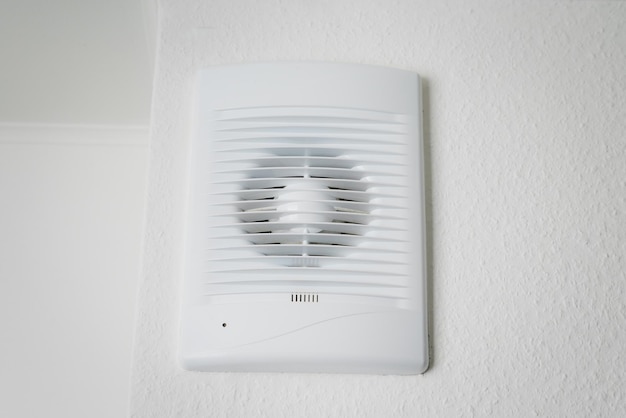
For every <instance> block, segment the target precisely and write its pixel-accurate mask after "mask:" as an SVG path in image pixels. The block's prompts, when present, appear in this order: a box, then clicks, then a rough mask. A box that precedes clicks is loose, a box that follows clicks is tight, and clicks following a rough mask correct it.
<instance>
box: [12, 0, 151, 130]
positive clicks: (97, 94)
mask: <svg viewBox="0 0 626 418" xmlns="http://www.w3.org/2000/svg"><path fill="white" fill-rule="evenodd" d="M154 4H155V2H154V0H152V1H151V0H107V1H100V0H98V1H96V0H57V1H54V2H51V1H48V0H2V1H0V122H25V123H30V122H35V123H64V124H66V123H67V124H105V125H129V124H130V125H146V124H147V123H148V121H149V115H150V97H151V89H152V67H153V60H154V53H153V50H152V48H153V46H154V39H152V37H153V35H154V33H153V31H154V27H155V22H154V21H153V18H154V17H155V16H156V13H155V11H156V9H155V8H153V6H154ZM146 21H147V23H148V24H147V25H146ZM146 27H148V30H146Z"/></svg>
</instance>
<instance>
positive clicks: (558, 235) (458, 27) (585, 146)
mask: <svg viewBox="0 0 626 418" xmlns="http://www.w3.org/2000/svg"><path fill="white" fill-rule="evenodd" d="M161 6H162V9H161V12H162V14H161V27H160V41H159V42H160V51H159V54H158V58H157V80H156V89H155V91H154V94H155V106H154V108H153V110H154V113H153V122H152V129H153V137H152V140H153V143H152V150H151V174H150V182H151V183H150V186H149V201H148V220H147V222H148V229H147V235H146V242H145V252H144V273H143V278H142V280H143V282H142V286H141V292H140V304H139V311H138V312H139V322H138V328H137V336H136V346H135V362H134V376H133V380H132V390H133V395H132V414H133V416H135V417H171V416H180V417H200V416H267V417H279V416H285V417H291V416H354V417H362V416H372V417H382V416H414V415H426V416H486V415H493V416H502V417H506V416H510V417H514V416H532V415H539V416H581V417H582V416H585V417H586V416H624V415H626V399H625V398H624V396H625V395H624V394H625V393H626V383H625V380H624V375H625V373H626V354H624V346H625V345H626V302H625V301H626V276H625V273H624V272H625V271H626V161H625V159H626V94H625V92H626V70H625V69H626V26H624V22H626V3H625V2H620V1H588V2H586V1H574V2H567V1H561V2H548V1H535V2H532V1H500V0H499V1H480V2H477V1H454V2H451V1H447V2H435V1H409V0H400V1H357V0H335V1H330V0H329V1H304V0H302V1H278V0H268V1H263V2H261V1H242V0H236V1H229V2H226V1H210V2H206V1H203V0H189V1H187V2H184V3H180V2H177V1H174V0H164V1H162V3H161ZM301 59H306V60H326V61H343V62H357V63H368V64H380V65H387V66H392V67H398V68H404V69H410V70H415V71H417V72H419V73H420V74H421V75H422V76H423V77H424V78H425V82H426V84H425V87H426V88H425V97H424V99H425V107H426V112H425V122H426V155H427V161H426V163H427V164H426V165H427V181H428V189H429V192H428V194H427V197H428V212H429V219H428V221H429V228H428V229H429V231H428V232H429V234H430V237H429V251H430V254H429V273H430V276H431V280H430V297H431V303H432V312H431V313H432V320H431V322H432V324H431V325H432V330H431V342H432V346H433V358H432V363H431V368H430V370H429V371H428V372H427V373H426V374H425V375H422V376H415V377H398V376H351V375H296V374H227V373H225V374H203V373H190V372H184V371H182V370H181V369H180V368H179V367H178V366H177V363H176V358H175V343H176V332H177V320H178V294H179V282H180V268H181V256H180V255H181V236H182V225H183V203H182V198H183V196H184V193H183V191H184V187H185V166H186V157H185V152H186V151H187V145H188V140H187V135H188V127H189V121H188V117H189V112H188V109H187V106H188V105H189V99H190V87H191V84H190V83H191V77H192V74H193V73H194V71H195V70H196V69H197V68H199V67H202V66H207V65H213V64H222V63H234V62H249V61H259V60H260V61H269V60H301Z"/></svg>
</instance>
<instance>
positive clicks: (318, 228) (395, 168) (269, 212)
mask: <svg viewBox="0 0 626 418" xmlns="http://www.w3.org/2000/svg"><path fill="white" fill-rule="evenodd" d="M213 117H214V119H213V122H212V123H211V127H212V131H211V132H210V135H211V136H212V147H213V149H212V153H211V154H212V156H213V158H214V159H213V161H212V163H211V165H210V172H209V173H208V175H209V178H210V184H209V193H210V198H209V203H208V205H209V210H208V213H209V216H210V221H209V242H210V245H209V248H208V249H207V250H208V259H209V260H208V270H207V282H206V284H207V290H208V291H207V295H209V296H212V297H230V296H233V295H238V296H240V297H244V296H246V295H247V297H251V293H254V294H255V297H258V296H263V297H267V298H272V297H276V298H281V297H282V296H281V295H283V294H287V295H291V294H293V293H294V292H295V293H298V294H299V293H300V292H302V293H307V292H315V294H318V295H319V294H322V293H326V294H328V295H332V296H334V297H338V298H339V297H344V298H345V297H357V298H359V297H360V298H366V299H368V300H369V299H378V300H380V301H382V300H387V302H391V303H398V301H399V300H401V299H403V296H402V295H403V291H402V289H403V288H404V287H405V286H406V284H407V282H406V281H407V275H408V271H407V270H406V267H407V265H408V263H407V257H408V253H407V252H406V248H405V245H404V244H405V243H406V242H407V239H408V238H407V236H406V231H405V227H404V226H405V223H406V220H407V217H408V213H407V211H408V202H407V186H408V185H407V184H406V173H407V161H406V154H407V149H406V138H405V135H406V131H405V130H406V126H405V123H404V120H405V118H404V115H400V114H393V113H386V112H377V111H372V110H361V109H348V108H327V107H280V106H278V107H257V108H238V109H222V110H218V111H215V112H214V114H213ZM261 282H262V283H263V287H262V289H263V290H259V286H258V285H259V284H260V283H261ZM252 289H254V291H252ZM259 294H260V295H259ZM331 299H332V298H331ZM324 300H329V298H328V297H325V298H324Z"/></svg>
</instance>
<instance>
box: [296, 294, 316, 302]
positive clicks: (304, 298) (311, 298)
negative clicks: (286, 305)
mask: <svg viewBox="0 0 626 418" xmlns="http://www.w3.org/2000/svg"><path fill="white" fill-rule="evenodd" d="M291 301H292V302H313V303H317V302H319V301H320V297H319V295H318V294H317V293H292V294H291Z"/></svg>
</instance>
